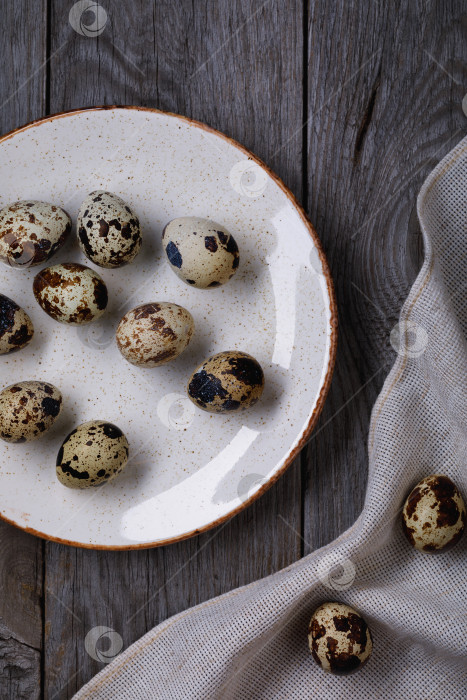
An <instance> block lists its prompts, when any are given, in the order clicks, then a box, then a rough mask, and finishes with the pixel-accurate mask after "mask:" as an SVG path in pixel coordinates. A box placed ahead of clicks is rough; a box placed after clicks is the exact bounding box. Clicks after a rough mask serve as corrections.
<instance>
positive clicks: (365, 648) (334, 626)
mask: <svg viewBox="0 0 467 700" xmlns="http://www.w3.org/2000/svg"><path fill="white" fill-rule="evenodd" d="M308 645H309V647H310V651H311V654H312V656H313V658H314V660H315V661H316V663H317V664H319V665H320V666H321V668H323V669H324V670H325V671H331V672H332V673H337V674H346V673H352V671H356V670H357V669H358V668H361V667H362V666H363V664H364V663H365V662H366V661H368V658H369V657H370V655H371V652H372V649H373V642H372V639H371V633H370V629H369V627H368V625H367V624H366V622H365V620H364V619H363V617H362V616H361V615H360V614H359V613H358V612H357V611H356V610H354V608H351V607H350V605H345V604H344V603H334V602H329V603H323V605H320V606H319V608H317V609H316V610H315V612H314V613H313V617H312V618H311V620H310V624H309V627H308Z"/></svg>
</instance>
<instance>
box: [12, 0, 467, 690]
mask: <svg viewBox="0 0 467 700" xmlns="http://www.w3.org/2000/svg"><path fill="white" fill-rule="evenodd" d="M72 5H73V1H72V0H66V1H65V0H4V1H3V2H2V9H1V15H2V41H1V46H0V58H1V66H2V69H1V72H0V105H1V110H0V131H1V132H2V133H4V132H6V131H8V130H10V129H13V128H15V127H17V126H19V125H22V124H24V123H25V122H27V121H30V120H32V119H36V118H38V117H41V116H44V115H46V114H49V113H54V112H60V111H63V110H67V109H72V108H77V107H83V106H90V105H103V104H136V105H147V106H153V107H158V108H161V109H164V110H169V111H172V112H179V113H181V114H185V115H188V116H190V117H193V118H195V119H199V120H201V121H205V122H207V123H208V124H210V125H211V126H213V127H215V128H217V129H220V130H222V131H224V132H225V133H227V134H228V135H230V136H233V137H234V138H236V139H238V140H239V141H240V142H242V143H243V144H245V145H246V146H247V147H248V148H250V149H252V150H253V151H254V152H255V153H257V154H258V155H259V156H260V157H261V158H262V159H263V160H264V161H265V162H266V163H268V164H269V165H270V166H271V167H272V168H273V169H274V170H275V171H276V172H277V173H278V174H279V175H280V177H282V178H283V180H284V181H285V183H286V184H287V185H288V186H289V187H290V188H291V189H292V190H293V192H294V193H295V194H296V195H297V196H298V198H299V199H300V200H301V201H302V202H303V204H304V206H305V208H306V209H307V211H308V213H309V215H310V217H311V220H312V221H313V222H314V224H315V226H316V228H317V230H318V233H319V235H320V237H321V240H322V241H323V244H324V248H325V250H326V252H327V255H328V259H329V263H330V266H331V270H332V274H333V277H334V281H335V286H336V292H337V300H338V306H339V324H340V336H339V349H338V356H337V365H336V369H335V373H334V378H333V382H332V387H331V391H330V394H329V398H328V400H327V403H326V406H325V409H324V411H323V414H322V416H321V419H320V421H319V424H318V427H317V428H316V430H315V433H314V436H313V438H312V439H311V442H310V443H309V445H308V447H307V448H306V449H305V450H304V451H303V452H302V454H301V456H300V457H299V458H298V459H297V460H296V461H295V463H294V464H293V465H292V466H291V467H290V469H289V470H288V472H287V473H286V474H285V476H283V477H282V478H281V479H280V480H279V481H278V482H277V483H276V484H275V486H274V487H272V488H271V489H270V491H269V492H268V493H267V494H266V495H264V496H263V497H262V498H261V499H260V500H259V501H257V502H256V503H255V504H254V505H253V506H251V507H250V508H249V509H247V510H246V511H244V512H243V513H241V514H240V515H239V516H237V517H236V518H234V519H233V520H231V521H230V522H229V523H228V524H227V526H224V527H222V528H219V529H217V530H212V531H210V532H208V533H206V534H204V535H202V536H201V537H198V538H193V539H191V540H188V541H186V542H182V543H180V544H176V545H172V546H168V547H164V548H160V549H152V550H146V551H132V552H102V551H96V552H93V551H87V550H80V549H75V548H71V547H66V546H62V545H59V544H55V543H50V542H45V541H41V540H39V539H36V538H35V537H32V536H30V535H27V534H25V533H23V532H21V531H19V530H17V529H15V528H13V527H10V526H9V525H6V524H5V523H1V524H0V561H1V568H0V582H1V589H0V590H1V594H0V698H1V699H3V698H13V699H15V700H19V699H20V698H27V699H28V700H33V699H34V698H47V699H50V700H52V698H69V697H71V696H72V695H73V693H74V692H75V691H76V690H77V689H78V688H79V687H81V686H82V685H83V684H84V683H85V682H86V681H87V680H88V679H89V678H91V676H93V675H94V674H95V673H97V672H98V671H99V670H100V669H101V668H102V667H103V664H102V663H100V662H99V661H97V660H96V659H93V658H92V657H91V656H90V655H89V654H88V653H87V652H86V650H85V645H84V640H85V637H86V634H87V632H88V631H89V630H90V629H91V628H93V627H95V626H97V625H102V626H106V627H109V628H111V629H112V630H115V631H116V633H118V634H119V635H120V636H121V637H122V639H123V643H124V646H125V647H126V646H128V645H129V644H131V643H132V642H133V641H135V640H136V639H137V638H139V637H140V636H141V635H142V634H144V633H145V632H146V631H147V630H149V629H150V628H151V627H153V626H154V625H156V624H157V623H159V622H161V621H162V620H164V619H166V618H167V617H168V616H170V615H173V614H174V613H177V612H179V611H180V610H183V609H185V608H187V607H189V606H192V605H195V604H196V603H199V602H201V601H204V600H206V599H207V598H210V597H212V596H215V595H219V594H220V593H223V592H225V591H228V590H230V589H232V588H234V587H237V586H240V585H242V584H246V583H248V582H250V581H253V580H254V579H257V578H258V577H262V576H265V575H267V574H270V573H272V572H274V571H276V570H278V569H280V568H282V567H284V566H286V565H287V564H289V563H291V562H293V561H295V560H296V559H298V558H299V557H301V556H303V555H304V554H306V553H308V552H310V551H311V550H313V549H315V548H317V547H320V546H321V545H324V544H326V543H327V542H329V541H330V540H332V539H333V538H335V537H336V536H337V535H338V534H339V533H340V532H342V531H343V530H344V529H345V528H347V527H348V526H350V525H351V524H352V523H353V521H354V520H355V519H356V517H357V516H358V514H359V512H360V510H361V508H362V506H363V501H364V495H365V484H366V474H367V455H366V438H367V432H368V425H369V419H370V412H371V407H372V405H373V403H374V401H375V398H376V396H377V394H378V392H379V390H380V389H381V386H382V384H383V381H384V378H385V376H386V374H387V372H388V370H389V368H390V366H391V364H392V362H393V359H394V356H395V355H394V352H393V350H392V348H391V345H390V339H389V336H390V331H391V329H392V328H393V327H394V325H395V324H396V322H397V317H398V312H399V309H400V306H401V304H402V302H403V300H404V298H405V297H406V295H407V293H408V290H409V287H410V285H411V283H412V281H413V280H414V278H415V276H416V274H417V271H418V269H419V266H420V263H421V259H422V247H421V240H420V232H419V228H418V224H417V217H416V209H415V201H416V195H417V191H418V190H419V188H420V185H421V183H422V182H423V180H424V178H425V177H426V175H427V174H428V172H429V171H430V170H431V169H432V167H433V166H434V165H435V164H436V163H437V162H438V161H439V160H440V159H441V157H442V156H444V155H445V154H446V153H447V152H448V151H449V150H450V149H451V147H452V146H453V145H454V144H455V143H456V142H457V141H459V140H460V138H461V136H462V135H463V132H464V131H465V127H466V124H467V121H466V116H465V114H464V112H463V109H462V101H463V97H464V93H465V91H466V90H467V70H466V58H467V8H466V6H465V4H464V3H463V2H462V0H394V2H385V1H384V0H336V1H335V2H330V1H329V0H310V1H309V2H307V0H265V1H264V2H259V1H257V2H255V1H254V0H205V1H204V0H179V1H178V2H173V1H172V0H133V1H132V2H131V3H130V2H126V3H123V2H118V1H117V0H102V3H101V5H100V9H98V13H97V21H96V16H95V15H93V13H92V10H90V9H89V10H84V12H83V14H82V15H81V21H80V22H78V23H77V22H76V20H73V23H74V24H75V29H74V28H73V27H72V26H71V24H70V21H69V12H70V8H71V7H72ZM87 5H89V6H91V5H95V3H93V2H88V3H87ZM75 11H76V8H75ZM75 14H76V12H75ZM77 15H78V18H79V12H78V13H77ZM93 26H94V28H95V31H94V34H95V35H94V36H86V34H89V33H92V28H93ZM466 102H467V100H466ZM464 104H465V103H464ZM466 110H467V107H466ZM1 177H8V173H1ZM2 383H5V379H4V378H2ZM0 468H1V464H0ZM107 644H108V642H107ZM103 650H104V651H105V642H103Z"/></svg>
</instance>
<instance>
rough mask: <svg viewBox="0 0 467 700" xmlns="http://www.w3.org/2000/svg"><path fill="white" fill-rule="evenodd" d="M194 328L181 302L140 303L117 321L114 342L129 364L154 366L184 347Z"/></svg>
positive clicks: (177, 354)
mask: <svg viewBox="0 0 467 700" xmlns="http://www.w3.org/2000/svg"><path fill="white" fill-rule="evenodd" d="M194 328H195V327H194V322H193V317H192V315H191V314H190V312H189V311H187V310H186V309H184V308H183V306H179V305H178V304H171V303H170V302H166V301H161V302H153V303H152V304H143V305H142V306H137V307H136V308H135V309H132V310H131V311H128V313H127V314H125V316H124V317H123V318H122V320H121V321H120V323H119V324H118V328H117V333H116V338H117V345H118V349H119V350H120V352H121V353H122V355H123V357H124V358H125V359H127V360H128V362H131V364H133V365H139V366H141V367H158V366H159V365H163V364H165V363H166V362H170V360H173V359H175V358H176V357H178V356H179V355H180V353H182V352H183V351H184V350H185V348H186V346H187V345H188V343H189V342H190V339H191V336H192V335H193V331H194Z"/></svg>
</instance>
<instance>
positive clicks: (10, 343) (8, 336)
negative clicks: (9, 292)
mask: <svg viewBox="0 0 467 700" xmlns="http://www.w3.org/2000/svg"><path fill="white" fill-rule="evenodd" d="M33 335H34V326H33V325H32V321H31V319H30V318H29V316H28V315H27V313H26V311H24V309H22V308H21V307H20V306H18V304H16V303H15V302H14V301H13V300H12V299H9V298H8V297H6V296H4V295H3V294H0V355H6V354H7V353H9V352H16V351H17V350H21V348H24V347H25V346H26V345H27V344H28V343H30V342H31V340H32V336H33Z"/></svg>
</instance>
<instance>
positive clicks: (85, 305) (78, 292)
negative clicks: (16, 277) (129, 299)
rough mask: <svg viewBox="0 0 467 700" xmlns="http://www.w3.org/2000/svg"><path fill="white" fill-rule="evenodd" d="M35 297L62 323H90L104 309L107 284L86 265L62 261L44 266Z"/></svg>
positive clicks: (34, 288)
mask: <svg viewBox="0 0 467 700" xmlns="http://www.w3.org/2000/svg"><path fill="white" fill-rule="evenodd" d="M33 291H34V296H35V297H36V301H37V302H38V304H39V305H40V306H41V307H42V309H43V310H44V311H45V312H46V313H47V314H48V315H49V316H51V318H53V319H55V320H56V321H60V322H61V323H69V324H72V325H80V324H82V323H90V322H91V321H94V320H95V319H96V318H99V316H102V314H103V313H104V311H105V309H106V307H107V302H108V295H107V287H106V286H105V284H104V281H103V280H102V278H101V277H100V276H99V275H98V274H97V272H94V270H91V269H90V268H89V267H86V266H85V265H79V264H78V263H61V264H60V265H53V266H52V267H46V268H44V270H41V271H40V272H39V273H38V274H37V275H36V276H35V278H34V282H33Z"/></svg>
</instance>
